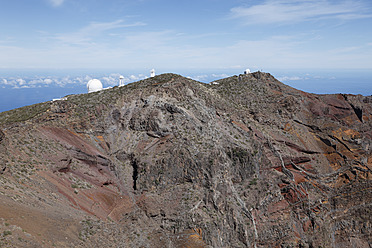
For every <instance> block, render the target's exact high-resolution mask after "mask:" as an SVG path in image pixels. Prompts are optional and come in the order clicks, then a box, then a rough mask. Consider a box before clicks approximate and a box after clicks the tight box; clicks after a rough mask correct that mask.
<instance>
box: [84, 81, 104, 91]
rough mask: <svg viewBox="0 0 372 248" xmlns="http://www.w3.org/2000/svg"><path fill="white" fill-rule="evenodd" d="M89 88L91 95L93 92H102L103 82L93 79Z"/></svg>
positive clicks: (88, 85)
mask: <svg viewBox="0 0 372 248" xmlns="http://www.w3.org/2000/svg"><path fill="white" fill-rule="evenodd" d="M87 88H88V93H91V92H96V91H100V90H102V89H103V85H102V83H101V81H99V80H98V79H91V80H89V82H88V84H87Z"/></svg>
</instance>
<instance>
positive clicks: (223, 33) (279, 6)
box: [0, 0, 372, 71]
mask: <svg viewBox="0 0 372 248" xmlns="http://www.w3.org/2000/svg"><path fill="white" fill-rule="evenodd" d="M371 27H372V1H370V0H359V1H358V0H353V1H351V0H345V1H343V0H339V1H334V0H302V1H301V0H299V1H296V0H268V1H253V0H252V1H250V0H188V1H174V0H32V1H30V0H1V3H0V30H1V32H0V69H9V68H18V69H21V68H44V69H69V68H87V69H93V68H101V69H103V68H110V69H122V68H125V69H126V70H130V69H132V70H135V69H141V68H145V69H146V70H149V69H151V68H152V67H155V68H160V69H161V70H178V69H181V68H186V69H196V68H197V69H211V68H218V69H234V68H236V69H239V70H241V69H244V68H246V67H248V68H251V69H252V70H255V69H263V70H265V71H267V70H270V69H288V68H291V69H296V68H298V69H303V68H306V69H316V68H317V69H319V68H323V69H356V68H358V69H360V68H364V69H372V28H371Z"/></svg>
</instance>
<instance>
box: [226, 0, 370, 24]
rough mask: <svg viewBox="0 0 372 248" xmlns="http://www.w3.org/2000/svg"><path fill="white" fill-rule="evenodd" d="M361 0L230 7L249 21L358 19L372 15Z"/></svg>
mask: <svg viewBox="0 0 372 248" xmlns="http://www.w3.org/2000/svg"><path fill="white" fill-rule="evenodd" d="M367 10H368V8H367V7H366V6H364V5H363V4H362V3H361V2H360V1H342V2H337V3H331V2H330V1H328V0H306V1H301V0H267V1H265V2H264V3H262V4H258V5H253V6H250V7H236V8H232V9H231V10H230V12H231V13H230V14H231V17H232V18H236V19H241V20H243V22H244V24H246V25H253V24H271V23H290V24H292V23H293V22H303V21H310V20H319V19H344V20H346V19H359V18H368V17H372V15H371V14H365V13H366V11H367Z"/></svg>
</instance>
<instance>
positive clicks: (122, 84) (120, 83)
mask: <svg viewBox="0 0 372 248" xmlns="http://www.w3.org/2000/svg"><path fill="white" fill-rule="evenodd" d="M119 80H120V81H119V86H124V77H123V76H121V75H120V77H119Z"/></svg>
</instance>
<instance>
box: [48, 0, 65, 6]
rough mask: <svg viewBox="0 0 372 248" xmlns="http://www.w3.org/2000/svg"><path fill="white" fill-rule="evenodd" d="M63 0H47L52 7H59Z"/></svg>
mask: <svg viewBox="0 0 372 248" xmlns="http://www.w3.org/2000/svg"><path fill="white" fill-rule="evenodd" d="M64 1H65V0H49V3H50V4H52V5H53V6H54V7H59V6H61V5H62V4H63V2H64Z"/></svg>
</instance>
